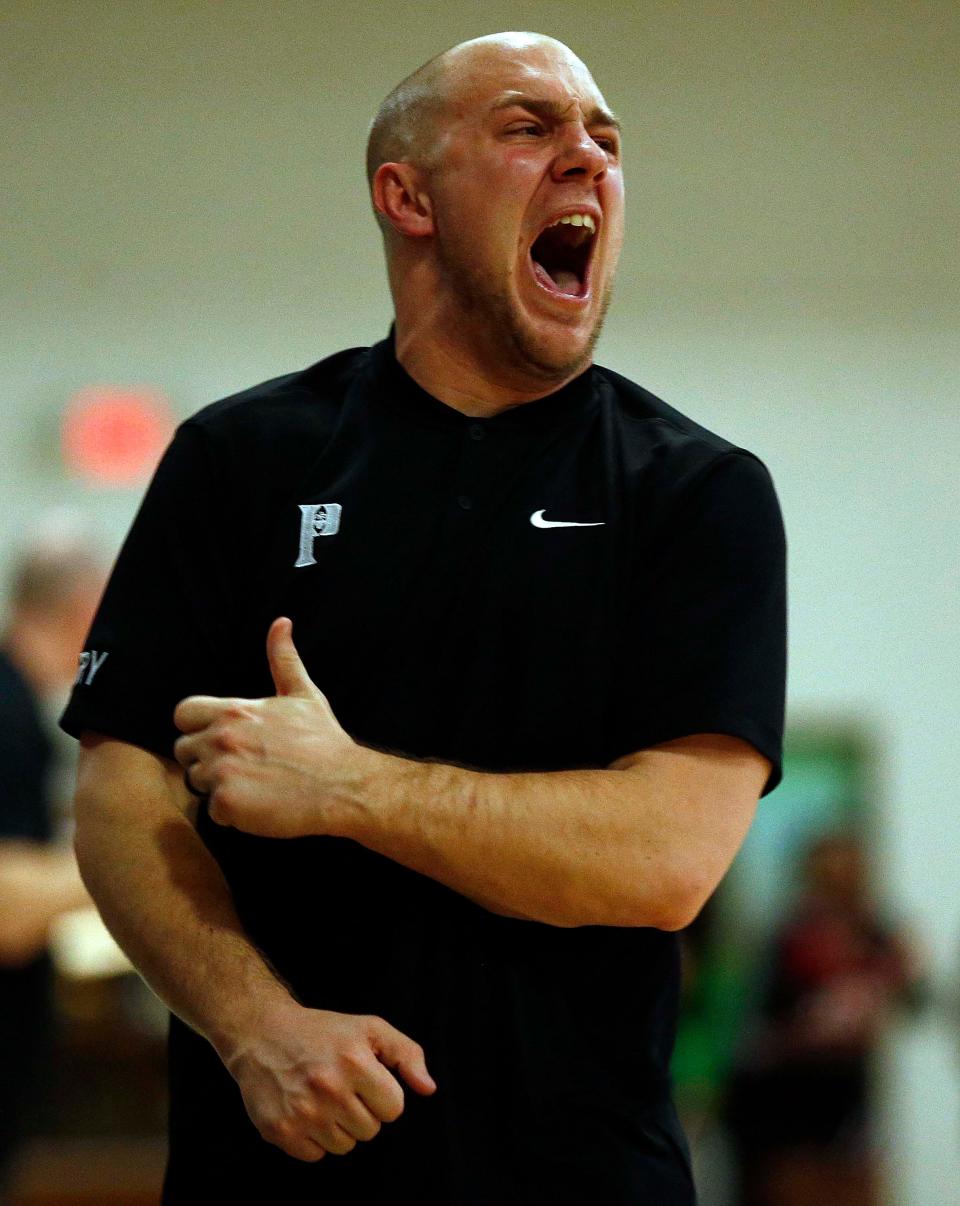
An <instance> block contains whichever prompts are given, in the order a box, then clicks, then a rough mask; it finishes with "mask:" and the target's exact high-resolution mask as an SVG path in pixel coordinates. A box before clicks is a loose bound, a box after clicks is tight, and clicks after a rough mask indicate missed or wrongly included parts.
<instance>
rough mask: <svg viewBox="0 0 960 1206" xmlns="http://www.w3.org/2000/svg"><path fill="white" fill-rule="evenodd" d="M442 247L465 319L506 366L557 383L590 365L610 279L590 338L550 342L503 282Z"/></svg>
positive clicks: (443, 260)
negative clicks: (572, 343) (528, 321)
mask: <svg viewBox="0 0 960 1206" xmlns="http://www.w3.org/2000/svg"><path fill="white" fill-rule="evenodd" d="M438 250H439V253H440V260H441V264H442V266H443V270H444V274H445V276H446V278H447V280H448V282H449V284H450V287H451V290H452V291H453V293H454V294H455V296H456V297H457V298H458V299H459V301H460V303H461V310H462V313H463V315H464V320H465V321H466V322H468V323H473V324H476V329H475V332H474V333H475V334H476V335H477V336H478V338H479V340H480V342H481V343H482V344H484V345H486V346H487V347H489V348H490V351H491V353H492V354H493V355H495V356H496V357H498V358H500V359H501V360H502V364H503V367H504V368H507V367H508V366H516V368H518V369H520V370H521V372H523V373H524V374H525V375H527V376H530V377H534V378H536V379H538V380H540V381H543V382H544V384H556V385H557V386H558V387H559V386H560V385H561V384H562V383H563V382H565V381H569V380H570V379H571V378H572V377H575V376H578V375H579V374H580V373H581V372H583V371H584V370H585V369H586V368H587V367H588V366H589V364H590V363H591V361H592V359H593V350H594V348H595V347H596V345H597V340H598V339H599V338H600V332H601V330H602V328H603V323H604V319H605V318H606V316H607V310H608V309H609V307H610V298H611V294H612V288H611V285H610V284H608V285H607V287H606V289H605V290H604V295H603V298H602V300H601V305H600V312H599V314H598V315H597V320H596V322H595V323H594V324H593V328H592V329H591V331H590V334H589V337H588V338H587V341H586V343H585V344H583V345H580V346H578V347H576V348H569V347H568V348H562V346H559V347H558V345H556V344H555V345H554V346H553V347H551V346H550V345H548V344H547V343H546V341H545V340H541V339H538V338H537V337H536V335H534V333H533V332H532V331H531V330H530V329H529V327H528V326H527V325H526V324H524V322H523V320H522V316H521V315H520V314H519V313H518V312H517V306H516V303H515V301H514V299H513V298H512V297H511V296H510V294H509V293H508V291H507V289H506V288H505V287H499V286H497V285H496V284H494V283H492V282H491V281H490V280H489V279H488V278H487V277H485V276H484V275H483V274H481V273H480V272H478V271H476V269H475V268H474V267H473V265H472V264H470V263H465V262H464V261H463V260H462V259H461V258H460V257H458V256H456V255H455V254H451V251H450V249H448V248H446V247H444V246H443V245H442V244H441V245H440V247H439V248H438Z"/></svg>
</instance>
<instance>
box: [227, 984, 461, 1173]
mask: <svg viewBox="0 0 960 1206" xmlns="http://www.w3.org/2000/svg"><path fill="white" fill-rule="evenodd" d="M221 1057H222V1058H223V1060H224V1063H225V1064H226V1066H227V1068H228V1070H229V1071H230V1073H231V1075H232V1076H233V1078H234V1079H235V1080H236V1082H237V1084H238V1085H239V1086H240V1091H241V1093H242V1094H243V1101H244V1105H245V1106H246V1109H247V1113H248V1114H249V1115H250V1119H251V1121H252V1122H253V1124H254V1126H255V1127H256V1128H257V1130H258V1131H259V1132H260V1134H261V1135H262V1136H263V1138H264V1139H266V1140H267V1142H268V1143H273V1144H275V1145H276V1146H277V1147H279V1148H282V1149H283V1151H285V1152H286V1153H287V1155H288V1156H294V1157H295V1158H296V1159H298V1160H307V1161H311V1162H312V1161H316V1160H320V1159H322V1158H323V1156H324V1155H325V1154H326V1153H327V1152H331V1153H332V1154H334V1155H337V1156H342V1155H345V1154H346V1153H347V1152H349V1151H352V1150H353V1148H354V1147H356V1145H357V1142H358V1141H361V1142H362V1141H366V1140H370V1139H372V1138H373V1137H374V1136H375V1135H376V1134H377V1133H378V1132H379V1130H380V1127H381V1125H382V1124H383V1123H384V1122H394V1121H395V1120H396V1119H397V1118H399V1117H400V1115H401V1113H402V1112H403V1104H404V1102H403V1089H402V1088H401V1086H400V1083H399V1081H398V1080H397V1078H396V1077H395V1076H394V1075H392V1073H390V1072H389V1071H388V1070H387V1069H388V1068H395V1069H396V1070H397V1071H398V1072H399V1073H400V1076H401V1078H402V1079H403V1080H404V1081H405V1082H406V1084H407V1085H409V1086H410V1088H411V1089H413V1090H414V1091H415V1092H417V1093H420V1094H421V1095H423V1096H429V1095H430V1094H431V1093H433V1092H435V1090H436V1087H437V1086H436V1084H435V1083H434V1081H433V1078H432V1077H431V1076H430V1073H429V1072H428V1071H427V1066H426V1063H425V1061H424V1055H423V1050H422V1049H421V1047H420V1046H419V1045H418V1044H417V1043H415V1042H414V1041H413V1040H412V1039H410V1038H407V1036H406V1035H404V1034H401V1033H400V1031H399V1030H396V1029H394V1027H393V1026H391V1025H390V1024H389V1023H388V1022H385V1021H384V1020H383V1019H382V1018H377V1017H362V1016H354V1015H352V1014H345V1013H330V1012H328V1011H327V1010H323V1009H305V1008H303V1007H302V1006H301V1005H298V1004H297V1003H296V1002H294V1001H289V1003H286V1004H284V1005H283V1006H281V1007H280V1008H279V1009H276V1010H274V1011H273V1012H272V1013H271V1014H270V1015H268V1017H267V1018H265V1025H264V1026H262V1027H261V1028H260V1033H259V1034H258V1035H257V1037H256V1038H254V1039H253V1040H250V1039H247V1040H246V1041H244V1042H242V1043H238V1044H236V1045H235V1046H234V1048H233V1049H232V1050H231V1051H230V1052H229V1053H227V1054H225V1055H224V1054H223V1053H221Z"/></svg>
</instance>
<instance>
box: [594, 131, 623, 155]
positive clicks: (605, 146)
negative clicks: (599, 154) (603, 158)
mask: <svg viewBox="0 0 960 1206" xmlns="http://www.w3.org/2000/svg"><path fill="white" fill-rule="evenodd" d="M593 141H594V142H595V143H596V144H597V146H598V147H600V149H601V150H603V151H606V152H607V154H608V155H616V154H617V153H618V152H619V149H620V147H619V144H618V142H617V140H616V139H615V138H612V137H610V136H609V135H608V134H594V135H593Z"/></svg>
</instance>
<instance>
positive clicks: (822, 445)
mask: <svg viewBox="0 0 960 1206" xmlns="http://www.w3.org/2000/svg"><path fill="white" fill-rule="evenodd" d="M4 14H5V15H4V17H3V23H2V26H0V105H2V110H0V117H2V125H0V130H2V136H0V180H2V182H3V184H2V191H3V197H4V200H3V205H2V211H0V295H2V308H0V324H2V325H0V333H2V336H0V337H2V349H3V351H2V359H0V382H2V391H3V404H2V406H0V560H5V559H6V558H7V557H9V553H10V548H11V545H12V543H13V541H14V540H15V539H16V538H17V536H18V533H19V532H20V531H21V530H23V528H24V525H27V524H29V522H30V520H31V518H32V517H33V516H34V515H35V514H36V512H37V511H38V509H39V508H41V507H45V506H47V505H49V504H51V503H58V502H59V503H75V504H81V505H84V506H86V507H88V508H89V510H90V511H91V514H92V515H93V516H94V518H95V520H96V521H97V523H98V524H99V526H100V527H101V530H103V531H104V532H105V533H106V535H107V536H108V538H109V539H110V540H111V541H112V542H114V543H116V542H117V541H118V540H119V539H120V536H121V535H122V532H123V530H124V529H125V527H126V525H127V523H128V522H129V519H130V517H131V515H132V511H133V508H134V506H135V504H136V499H137V496H138V492H129V491H120V492H113V493H104V492H94V491H90V490H88V489H85V488H82V487H80V486H79V485H77V484H76V483H67V482H66V481H65V480H64V479H63V477H62V475H61V472H60V470H59V466H58V462H57V452H56V441H55V436H56V430H57V422H58V414H59V410H60V408H61V407H62V405H63V403H64V401H65V400H66V399H67V397H68V396H69V395H70V393H71V392H72V391H73V390H75V389H76V388H78V387H80V386H83V385H87V384H90V383H97V382H110V383H117V384H136V383H150V384H153V385H156V386H159V387H161V388H162V389H164V390H165V391H166V392H167V393H168V394H169V395H170V396H171V397H172V399H173V401H174V405H175V407H176V409H177V412H178V413H179V414H180V415H186V414H187V413H189V412H191V411H192V410H194V409H196V408H197V407H198V406H200V405H203V404H204V403H206V402H208V401H211V400H213V399H214V398H216V397H218V396H222V395H223V394H224V393H226V392H228V391H232V390H234V389H238V388H242V387H244V386H247V385H250V384H252V383H254V382H256V381H258V380H262V379H264V378H266V377H269V376H273V375H276V374H278V373H282V372H286V371H290V370H291V369H295V368H297V367H299V366H301V365H304V364H306V363H309V362H312V361H314V360H316V359H319V358H320V357H321V356H323V355H325V354H327V353H329V352H331V351H334V350H336V349H338V348H340V347H343V346H348V345H354V344H361V343H369V342H371V341H372V340H375V339H377V338H379V337H380V336H381V335H382V334H383V333H384V332H385V330H386V326H387V323H388V321H389V313H390V311H389V304H388V297H387V293H386V288H385V282H384V274H383V270H382V266H381V259H380V247H379V240H378V237H377V235H376V233H375V228H374V226H373V223H372V221H371V219H370V217H369V215H368V205H367V200H366V196H365V190H364V182H363V173H362V168H361V163H362V148H363V142H364V138H365V127H366V122H367V120H368V118H369V116H370V115H371V114H372V112H373V111H374V109H375V108H376V105H377V103H378V102H379V100H380V98H381V96H382V95H383V94H384V93H385V92H386V91H387V90H388V89H389V88H390V87H392V85H393V84H394V83H395V82H396V81H397V80H399V79H400V78H401V77H402V76H403V75H405V74H407V73H408V72H409V71H410V70H411V69H412V68H414V67H415V66H417V65H418V64H419V63H420V62H422V61H423V60H424V59H426V58H427V57H429V56H430V55H432V54H433V53H435V52H437V51H438V50H441V49H443V48H444V47H445V46H447V45H449V44H451V43H453V42H456V41H459V40H460V39H462V38H465V37H471V36H474V35H476V34H479V33H486V32H491V31H493V30H495V29H501V28H518V27H519V28H532V29H537V30H541V31H543V32H546V33H551V34H554V35H555V36H558V37H561V38H563V39H564V40H565V41H567V42H569V43H570V44H571V45H572V46H573V47H574V49H576V50H577V51H578V52H579V53H580V54H581V55H582V57H583V58H584V59H585V60H586V61H587V62H588V63H589V64H590V65H591V66H592V67H593V69H594V73H595V75H596V77H597V79H598V81H599V83H600V85H601V87H602V88H603V90H604V91H605V93H606V95H607V99H608V100H609V101H610V103H611V104H612V105H613V107H614V108H615V109H616V110H617V111H618V112H619V113H620V114H621V115H622V117H623V120H624V124H625V128H626V154H627V166H628V189H629V197H630V202H629V204H630V208H629V222H630V230H629V237H628V242H627V249H626V252H625V256H624V260H623V264H622V268H621V275H620V285H619V294H618V297H617V300H616V303H615V305H614V308H613V310H612V311H611V317H610V319H609V322H608V327H607V331H606V334H605V336H604V339H603V341H602V345H601V350H600V354H599V356H598V359H599V360H600V361H601V362H602V363H607V364H609V365H610V366H611V367H614V368H616V369H618V370H620V371H622V372H625V373H626V374H628V375H629V376H632V377H634V378H635V379H636V380H638V381H640V382H641V383H643V384H645V385H646V386H647V387H648V388H651V389H653V390H654V391H655V392H657V393H660V394H661V395H662V396H664V397H666V398H667V400H668V401H670V402H671V403H672V404H674V405H676V406H678V407H679V408H680V409H681V410H684V411H686V412H687V413H689V414H691V415H692V416H694V417H696V418H697V419H699V420H700V421H701V422H703V423H706V424H707V425H708V426H713V427H715V428H716V429H717V430H719V431H720V432H721V433H723V434H724V435H727V436H728V437H729V438H732V439H734V440H736V441H739V442H741V443H743V444H744V445H746V446H748V447H750V448H753V449H754V450H755V451H757V452H758V453H759V454H760V455H761V456H763V457H764V458H765V459H766V461H767V463H768V464H769V466H770V468H771V470H772V471H773V473H774V477H775V480H776V481H777V484H778V487H779V491H780V495H781V500H782V503H783V507H784V512H785V515H786V520H787V526H788V532H789V538H790V551H791V587H792V596H791V684H790V691H791V707H792V709H793V715H794V716H795V717H797V716H803V715H808V714H815V713H819V712H824V711H826V712H828V713H831V714H838V715H848V714H855V715H857V716H862V717H863V718H864V720H865V721H866V722H867V723H868V724H870V725H872V726H874V728H875V731H876V733H877V735H878V738H879V740H880V743H881V748H882V765H881V767H880V782H881V786H882V792H881V796H880V799H879V800H878V807H879V808H880V810H881V825H880V830H879V832H880V850H879V857H880V860H881V867H882V871H883V878H884V882H885V885H886V887H887V888H888V890H889V895H890V897H891V898H892V899H893V900H894V901H896V902H898V903H899V904H900V905H901V906H902V907H903V909H904V911H905V912H906V914H907V916H908V917H909V918H910V919H911V920H912V922H913V924H914V926H915V929H916V930H917V932H918V933H919V934H920V935H921V936H922V938H923V940H924V941H925V942H926V943H927V945H928V947H929V950H930V958H931V960H932V964H933V969H934V976H935V982H936V984H937V986H938V987H939V988H942V989H944V990H945V989H947V988H949V986H950V985H951V984H952V983H953V979H954V977H955V975H956V973H957V972H958V971H960V891H958V887H957V880H958V874H957V872H958V857H957V851H958V849H960V806H958V805H960V801H958V798H957V797H958V786H957V782H958V777H960V759H958V753H957V718H958V716H960V692H958V686H957V679H958V674H957V667H958V663H960V624H958V609H957V585H958V582H957V562H958V547H960V489H958V486H957V465H958V464H960V424H958V421H957V399H956V392H957V383H958V378H960V334H958V332H960V285H958V281H960V274H958V269H960V263H958V258H960V257H958V243H957V238H958V231H960V200H958V198H960V179H958V175H960V172H958V156H957V131H958V130H960V88H958V84H957V81H958V78H960V7H958V6H957V5H956V3H955V2H954V0H941V2H937V0H931V2H929V3H924V2H922V0H916V2H914V3H881V2H879V0H878V2H874V3H870V2H863V3H853V2H847V0H831V2H829V3H827V2H824V3H808V4H784V5H768V4H765V3H729V2H723V0H717V2H713V3H703V4H701V3H695V2H693V0H690V2H686V3H677V2H667V0H644V2H643V3H636V2H635V0H620V2H617V0H613V2H612V3H607V4H605V5H602V6H600V8H593V9H591V8H589V7H586V6H584V5H582V4H574V3H568V2H565V0H547V2H542V3H522V2H517V3H498V2H493V3H485V4H484V5H482V6H480V5H477V4H471V3H465V2H463V0H447V3H445V4H444V5H443V6H436V7H431V6H424V5H422V4H412V3H395V4H392V5H384V4H381V3H363V2H361V0H357V2H354V3H352V4H349V5H340V4H333V3H327V2H326V0H313V2H306V0H230V2H229V3H219V4H210V3H204V2H203V0H152V2H149V0H145V2H143V3H139V4H136V5H131V4H126V3H123V2H122V0H115V2H113V3H110V2H106V0H84V2H82V3H78V2H77V0H8V3H7V4H6V5H5V6H4ZM776 806H777V803H776V796H774V797H772V798H771V799H770V800H769V801H768V802H766V803H765V805H764V807H768V808H775V807H776ZM889 1064H890V1082H889V1084H888V1092H887V1105H888V1118H889V1132H890V1146H889V1159H890V1163H891V1167H892V1169H893V1174H894V1186H895V1198H894V1201H895V1202H896V1203H897V1204H898V1206H907V1204H909V1206H914V1204H917V1206H940V1204H943V1206H947V1203H955V1202H956V1201H957V1200H958V1198H960V1188H958V1187H960V1169H958V1158H957V1154H956V1153H957V1148H958V1138H960V1092H958V1084H960V1061H958V1059H957V1054H956V1048H955V1046H952V1045H951V1043H950V1042H949V1040H948V1034H947V1029H946V1026H945V1024H944V1023H943V1022H942V1021H938V1020H937V1019H936V1018H932V1019H931V1020H928V1021H927V1022H925V1023H924V1025H923V1026H922V1027H921V1028H920V1031H919V1032H913V1033H911V1034H910V1035H908V1036H905V1037H903V1038H902V1039H900V1040H899V1041H898V1042H896V1043H895V1044H894V1045H893V1048H892V1051H891V1055H890V1061H889Z"/></svg>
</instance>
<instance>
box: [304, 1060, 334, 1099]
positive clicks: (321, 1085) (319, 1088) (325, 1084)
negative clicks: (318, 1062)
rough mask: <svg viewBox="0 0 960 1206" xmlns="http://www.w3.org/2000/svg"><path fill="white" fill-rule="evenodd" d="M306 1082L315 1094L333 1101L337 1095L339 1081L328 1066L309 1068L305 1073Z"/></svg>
mask: <svg viewBox="0 0 960 1206" xmlns="http://www.w3.org/2000/svg"><path fill="white" fill-rule="evenodd" d="M306 1082H307V1087H308V1088H309V1089H311V1090H312V1092H313V1093H314V1094H315V1095H319V1096H321V1097H325V1098H328V1099H329V1100H331V1101H335V1100H336V1099H337V1097H338V1095H339V1089H340V1085H339V1082H338V1080H337V1078H336V1077H335V1076H334V1075H333V1073H332V1072H331V1071H330V1070H329V1069H328V1068H311V1069H310V1070H309V1071H308V1072H307V1074H306Z"/></svg>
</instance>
